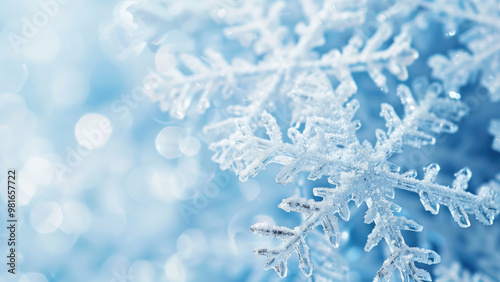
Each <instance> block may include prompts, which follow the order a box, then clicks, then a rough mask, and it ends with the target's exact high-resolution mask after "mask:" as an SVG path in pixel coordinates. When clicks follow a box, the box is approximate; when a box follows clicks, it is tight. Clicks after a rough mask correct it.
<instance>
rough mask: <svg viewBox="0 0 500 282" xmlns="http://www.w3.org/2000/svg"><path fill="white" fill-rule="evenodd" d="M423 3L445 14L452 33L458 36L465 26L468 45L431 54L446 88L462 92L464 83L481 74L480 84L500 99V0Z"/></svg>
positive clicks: (463, 40) (432, 64) (464, 40)
mask: <svg viewBox="0 0 500 282" xmlns="http://www.w3.org/2000/svg"><path fill="white" fill-rule="evenodd" d="M422 3H425V4H423V6H424V7H427V8H429V9H430V10H432V11H433V12H435V15H436V16H439V17H441V18H442V20H443V21H444V22H445V26H446V27H447V29H448V32H447V33H448V35H450V36H454V35H455V34H457V31H458V30H460V29H464V31H462V32H461V33H460V35H459V41H460V43H462V44H463V46H464V47H465V48H463V49H458V50H450V51H449V52H448V56H443V55H441V54H437V55H434V56H433V57H431V58H430V60H429V66H430V67H431V68H432V75H433V76H434V77H435V78H438V79H440V80H442V81H443V84H444V87H445V89H447V90H451V91H455V92H459V91H460V88H461V87H462V86H464V85H466V84H467V82H469V81H471V80H475V79H476V78H477V77H478V75H479V74H480V77H479V80H480V84H481V85H482V86H483V87H485V88H486V89H487V90H488V91H489V94H490V99H491V100H492V101H500V79H499V78H498V74H499V72H500V43H499V42H500V40H499V39H500V24H499V22H498V17H499V16H500V10H499V6H498V3H497V1H494V0H479V1H456V2H450V1H435V2H432V1H430V2H426V1H425V2H424V1H422ZM463 26H468V28H467V27H463ZM461 27H462V28H461Z"/></svg>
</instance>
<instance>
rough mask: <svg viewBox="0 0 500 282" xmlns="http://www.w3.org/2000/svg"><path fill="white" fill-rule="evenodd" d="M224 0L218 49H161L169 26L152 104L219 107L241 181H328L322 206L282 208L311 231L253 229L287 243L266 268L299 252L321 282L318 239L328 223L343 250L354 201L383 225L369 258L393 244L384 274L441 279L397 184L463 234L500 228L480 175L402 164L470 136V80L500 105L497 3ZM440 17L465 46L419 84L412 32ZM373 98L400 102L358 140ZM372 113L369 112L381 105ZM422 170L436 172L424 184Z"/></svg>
mask: <svg viewBox="0 0 500 282" xmlns="http://www.w3.org/2000/svg"><path fill="white" fill-rule="evenodd" d="M216 2H217V3H214V4H213V6H210V4H207V6H208V8H207V11H209V13H208V14H210V16H211V18H212V20H213V21H214V22H216V28H214V29H215V30H217V31H218V33H219V36H220V37H216V39H213V40H214V41H215V40H220V41H218V44H214V46H211V45H210V44H208V45H207V44H200V46H197V47H196V48H191V50H189V51H185V50H183V49H182V48H179V49H178V50H173V48H171V46H169V44H166V43H165V44H164V45H162V43H161V42H162V41H164V40H166V39H165V38H166V37H168V36H163V34H162V33H161V32H160V34H161V35H160V36H157V37H155V39H154V40H152V42H153V44H154V45H159V46H160V47H159V48H158V50H157V53H156V65H157V68H158V69H159V70H160V72H161V73H162V75H161V79H160V80H158V79H156V80H154V83H151V84H150V87H149V88H148V89H147V90H148V96H149V98H150V99H151V101H153V102H157V103H158V104H159V107H160V109H161V110H162V111H164V112H168V115H169V116H170V117H172V118H174V119H179V120H182V119H189V118H191V117H192V116H194V117H196V118H199V117H200V116H202V117H204V115H206V114H207V113H211V111H213V112H215V114H214V115H212V116H210V117H211V118H210V121H209V122H205V123H204V124H203V125H204V126H203V136H204V137H207V136H209V138H206V140H209V141H208V143H209V145H208V148H209V149H210V150H211V151H213V152H214V154H213V156H212V160H213V161H214V162H216V163H218V164H219V166H220V168H221V169H222V170H227V169H229V170H232V171H234V172H235V173H236V174H237V175H238V177H239V179H240V180H241V181H243V182H244V181H247V180H248V179H249V178H251V177H256V176H257V175H258V174H259V173H260V172H261V171H263V170H264V169H266V167H267V166H268V165H270V164H273V163H274V164H277V165H279V166H281V169H280V171H279V172H278V174H277V176H276V178H275V180H276V182H277V183H279V184H283V185H286V184H289V183H294V182H295V181H296V179H297V177H298V176H299V175H307V179H308V180H310V181H318V182H319V181H321V180H324V179H327V181H328V184H329V185H328V186H327V187H324V186H317V187H314V188H313V189H312V194H313V195H314V196H315V197H316V199H310V198H306V197H305V196H304V195H300V196H299V195H294V196H292V197H289V198H286V199H284V200H283V201H282V202H281V203H280V204H279V208H281V209H283V210H284V211H286V212H296V213H300V214H302V216H303V217H302V218H303V221H302V223H300V225H298V226H296V227H294V228H288V227H283V226H275V225H273V224H269V223H266V222H261V223H257V224H254V225H253V226H251V228H250V230H251V231H252V232H253V233H255V234H256V235H259V236H266V237H271V238H278V239H280V240H281V244H280V245H279V246H277V247H262V248H258V249H256V250H255V253H257V254H259V255H263V256H265V257H266V258H267V262H266V265H265V268H266V269H270V268H273V269H274V270H275V271H276V272H277V273H278V274H279V276H281V277H285V276H286V275H287V272H288V266H287V260H288V258H289V257H290V256H291V255H292V254H297V256H298V259H299V268H300V270H301V271H302V272H303V273H304V274H305V275H306V276H310V275H311V274H312V273H313V271H314V270H313V264H314V260H315V259H314V254H315V253H317V252H319V250H318V249H317V248H318V247H317V245H316V244H315V246H311V243H310V242H309V241H308V240H307V236H308V235H309V234H310V233H312V232H316V231H317V230H316V229H318V228H317V227H321V229H322V230H323V234H324V238H325V240H326V242H327V243H328V244H330V245H331V246H332V247H335V248H337V247H339V245H340V233H341V232H340V228H341V227H340V226H339V225H340V222H339V218H340V219H342V220H343V221H348V220H349V219H350V208H349V204H350V202H354V204H355V205H356V206H357V207H358V208H360V207H361V206H362V205H364V206H366V208H367V210H366V214H365V217H364V223H366V224H369V225H373V226H374V227H373V229H372V231H371V233H370V234H369V235H368V238H367V240H366V245H365V247H364V249H365V251H367V252H368V251H370V250H372V249H373V248H374V247H375V246H377V245H379V243H380V242H381V241H382V240H383V241H384V242H386V245H387V247H388V250H389V252H388V255H387V256H386V257H385V261H384V262H383V263H381V265H380V268H379V271H378V272H377V273H376V274H375V278H374V280H375V281H390V279H391V277H392V276H393V275H394V272H395V271H396V270H397V271H399V273H400V276H401V279H402V280H403V281H410V279H412V280H414V281H430V280H431V275H430V274H429V273H428V272H427V271H426V270H424V269H422V268H419V267H418V265H417V264H416V263H423V264H429V265H431V264H437V263H439V262H440V260H441V258H440V255H439V254H438V253H437V252H435V251H434V250H432V249H426V248H420V247H413V246H409V245H408V244H407V243H406V242H405V238H404V236H403V234H404V233H403V231H413V232H420V231H422V229H423V226H422V225H420V224H418V223H417V222H416V221H414V220H413V219H410V218H407V217H406V216H403V215H401V214H400V212H401V210H402V207H401V206H399V205H397V204H396V203H395V202H394V197H395V191H396V190H398V189H399V190H405V191H409V192H412V193H415V194H417V195H418V197H419V199H420V202H421V204H422V205H423V207H424V208H425V210H426V211H429V212H430V213H432V214H437V213H438V212H439V210H440V207H441V206H444V207H446V208H447V209H448V210H449V211H450V214H451V217H452V218H453V220H454V221H455V222H456V223H457V224H458V226H460V227H463V228H466V227H469V226H470V225H471V223H470V220H469V217H470V216H474V217H475V218H476V219H477V220H478V221H480V222H481V223H483V224H485V225H491V224H493V219H494V217H495V216H496V215H497V214H498V212H499V210H500V206H499V199H498V192H499V191H498V189H497V188H496V186H495V185H483V186H481V187H480V189H473V190H474V191H476V194H473V193H471V192H468V191H467V188H468V187H469V181H470V180H471V177H472V171H471V169H469V168H467V167H464V168H462V169H459V170H458V171H457V172H455V173H454V178H453V180H452V181H451V182H450V183H448V184H446V185H445V184H442V183H440V182H438V181H437V177H438V173H439V171H440V166H439V165H438V164H436V163H431V164H429V165H427V166H425V167H413V168H411V169H405V171H402V169H401V168H400V166H401V167H408V164H398V163H397V162H395V161H394V160H393V159H394V156H397V155H398V154H402V153H404V152H405V150H406V149H407V148H413V149H416V150H423V148H425V147H429V146H433V145H436V143H437V141H436V140H438V139H439V138H440V137H441V136H443V135H444V134H454V133H456V132H457V131H458V130H459V123H460V121H461V120H462V119H463V118H466V116H467V114H468V113H469V112H470V111H471V109H469V107H468V106H467V105H466V103H465V102H464V101H462V100H460V99H461V94H460V93H461V92H462V90H463V87H464V86H466V85H469V84H474V83H479V84H480V85H481V86H482V87H484V88H486V89H487V91H488V93H489V99H490V101H491V102H498V101H499V100H500V98H499V97H500V96H499V95H500V94H499V93H500V92H499V89H500V84H498V81H499V80H498V79H497V77H498V75H499V73H500V69H499V68H498V66H499V54H500V53H499V50H500V45H499V44H498V41H499V38H500V37H499V36H498V28H499V25H498V23H497V22H498V21H497V20H496V19H497V17H498V4H496V1H487V0H485V1H459V2H457V3H452V2H450V1H444V0H443V1H441V0H436V1H417V2H410V1H394V2H392V1H385V2H384V3H378V2H376V1H359V2H355V3H354V2H353V3H351V2H347V1H335V0H325V1H315V0H297V1H286V2H285V1H266V0H259V1H247V2H243V1H242V2H238V1H234V2H233V1H229V2H227V3H226V2H225V3H220V2H218V1H216ZM145 3H147V4H145ZM162 3H163V2H162V1H150V2H144V3H141V4H138V5H137V7H136V8H135V15H138V16H140V17H141V18H144V15H145V14H147V12H148V11H151V10H154V7H155V6H162ZM495 4H496V5H495ZM152 7H153V8H152ZM290 7H294V8H295V9H296V10H293V11H295V14H294V13H291V12H290V11H291V10H292V9H291V8H290ZM297 7H299V8H297ZM160 10H161V9H160ZM297 10H298V11H299V12H297ZM152 14H155V13H152ZM152 17H153V18H157V17H158V15H154V16H152ZM431 21H434V22H438V23H439V24H441V25H442V26H443V27H444V29H445V34H446V36H447V37H449V38H452V37H453V38H455V37H454V36H457V41H458V43H457V45H459V46H460V47H461V49H455V48H453V49H452V50H451V51H450V50H447V52H437V51H436V52H434V53H432V52H431V54H427V55H426V56H427V57H426V58H425V59H426V61H425V62H424V64H425V65H426V66H427V67H428V69H426V71H427V72H428V73H425V75H427V76H426V77H424V78H421V77H420V78H419V77H410V71H409V70H410V68H411V67H412V65H413V64H415V63H416V61H417V60H419V59H420V56H421V55H420V50H418V48H419V47H421V48H422V49H424V50H423V51H422V53H425V52H428V50H425V46H424V47H422V44H419V43H418V42H417V43H415V42H414V37H417V34H418V32H419V30H422V29H425V28H428V27H429V26H428V24H429V22H431ZM196 32H197V31H195V30H189V31H186V33H193V34H199V33H196ZM188 35H192V34H188ZM200 40H206V38H203V39H200ZM209 42H210V41H209ZM221 42H222V43H221ZM225 44H228V45H229V44H232V45H231V46H233V48H229V47H227V49H226V46H224V45H225ZM236 44H239V45H237V46H238V47H234V46H236ZM424 45H425V44H424ZM155 48H157V47H156V46H155ZM419 75H422V74H421V73H420V74H419ZM363 76H364V77H366V78H367V79H365V80H363V79H362V78H363ZM360 77H361V78H360ZM429 79H435V80H437V82H436V81H434V82H432V81H431V82H429V81H428V80H429ZM360 81H362V82H360ZM406 81H408V82H406ZM416 82H418V83H416ZM367 85H369V86H367ZM396 85H397V86H396ZM407 85H413V86H414V87H412V88H410V87H409V86H407ZM373 89H376V90H377V91H374V90H373ZM384 93H385V94H384ZM361 95H363V96H370V95H387V96H391V97H394V96H397V98H398V99H399V102H400V104H398V103H390V102H383V103H381V104H380V106H377V108H379V110H378V112H379V117H380V118H382V119H383V120H384V121H385V126H386V129H385V130H383V129H376V130H373V134H374V135H375V136H376V141H375V142H370V141H367V140H362V139H360V138H359V137H358V133H357V132H358V130H359V129H360V127H361V126H362V125H364V124H370V123H371V121H370V120H361V121H360V120H358V119H357V118H358V117H360V116H362V115H359V113H358V111H361V110H360V109H362V107H363V105H362V104H361V102H360V100H361V99H356V98H357V96H361ZM390 99H391V98H388V100H390ZM221 101H222V102H221ZM390 101H392V102H394V100H390ZM370 106H373V105H370ZM370 106H367V107H366V108H363V110H364V111H369V110H373V109H372V108H373V107H370ZM364 117H366V116H364ZM499 128H500V125H499V124H498V120H493V121H492V122H491V125H490V127H489V133H491V134H492V135H494V136H495V137H494V138H495V139H494V143H493V149H495V150H498V151H500V143H499V142H498V138H500V137H499V134H500V130H499ZM285 133H286V134H285ZM420 169H423V171H424V174H423V176H421V177H417V172H416V170H420ZM491 183H496V182H494V181H493V180H492V182H491ZM416 219H418V218H417V217H416ZM457 271H458V270H457Z"/></svg>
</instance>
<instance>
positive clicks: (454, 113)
mask: <svg viewBox="0 0 500 282" xmlns="http://www.w3.org/2000/svg"><path fill="white" fill-rule="evenodd" d="M439 93H440V88H439V86H438V85H437V84H433V85H430V86H429V88H428V90H427V93H426V96H425V97H424V99H423V100H422V101H418V102H417V101H416V100H415V99H414V98H413V96H412V95H411V92H410V91H409V89H408V88H407V87H406V86H404V85H400V86H399V88H398V95H399V97H400V99H401V102H402V103H403V105H404V106H405V116H404V117H403V118H402V119H401V118H400V117H398V116H397V114H396V113H395V111H394V109H393V108H392V106H390V105H388V104H382V111H381V116H383V117H384V118H385V120H386V126H387V127H388V130H387V132H386V131H382V130H377V132H376V135H377V143H376V145H375V146H372V145H371V144H370V143H369V142H366V141H365V142H359V141H358V140H357V139H356V137H355V135H354V132H355V130H356V129H357V128H358V126H357V125H358V123H357V122H353V121H352V116H353V112H354V111H355V110H356V107H355V106H353V105H356V100H353V101H351V102H350V103H348V104H347V105H346V107H344V108H342V109H341V111H340V112H332V113H330V114H328V115H327V116H326V117H308V118H306V120H305V129H304V131H303V132H302V133H301V132H299V131H298V130H297V128H296V127H292V128H290V129H289V130H288V136H289V138H290V139H291V140H292V143H291V144H290V143H286V142H283V138H282V136H281V131H280V129H279V128H278V126H277V124H276V121H275V119H274V118H273V117H272V116H271V115H270V114H268V113H264V114H263V117H262V118H263V122H264V125H265V127H266V131H267V135H268V136H269V138H270V140H267V139H263V138H259V137H256V136H254V135H252V134H251V131H250V130H249V128H248V126H247V125H245V124H240V125H239V134H235V135H233V137H232V144H235V146H236V150H235V153H234V157H235V159H236V160H239V161H242V162H243V163H245V167H244V169H243V170H241V171H239V172H238V173H239V175H240V179H241V180H242V181H245V180H246V179H248V177H250V176H254V175H256V174H257V173H258V172H259V171H260V170H262V169H263V168H265V166H266V165H268V164H269V163H278V164H281V165H283V168H282V169H281V171H280V173H279V174H278V176H277V178H276V181H277V182H278V183H282V184H286V183H289V182H291V181H292V180H293V179H294V178H295V177H296V176H297V174H298V173H300V172H307V173H309V176H308V179H310V180H317V179H319V178H321V177H323V176H326V177H327V178H328V182H329V183H331V184H333V185H334V186H333V187H318V188H314V189H313V193H314V195H315V196H317V197H321V198H323V200H321V201H314V200H307V199H305V198H299V197H297V196H293V197H291V198H288V199H285V200H283V202H282V203H281V204H280V205H279V207H280V208H281V209H283V210H285V211H287V212H290V211H294V212H300V213H303V214H305V215H306V219H305V220H304V222H303V223H302V224H301V225H300V226H298V227H296V228H294V229H289V228H286V227H276V226H270V225H268V224H265V223H259V224H256V225H254V226H252V228H251V230H252V231H253V232H254V233H255V234H257V235H261V236H270V237H276V238H280V239H281V240H282V244H281V245H280V246H279V247H276V248H261V249H257V250H256V253H258V254H261V255H265V256H267V257H268V261H267V264H266V268H274V269H275V270H276V272H277V273H278V274H279V275H280V276H282V277H284V276H286V272H287V267H286V261H287V259H288V257H289V256H290V255H291V254H292V253H294V252H296V253H297V254H298V256H299V261H300V267H301V270H302V271H303V272H304V274H306V275H310V274H311V271H312V265H311V263H310V259H309V254H308V247H307V245H306V244H305V240H304V238H305V236H307V234H308V233H309V232H311V231H312V230H313V229H314V228H315V227H316V226H318V225H322V226H323V230H324V233H325V238H326V239H327V241H328V242H329V243H330V244H332V246H334V247H337V246H338V239H339V237H338V236H339V227H338V217H340V218H342V219H343V220H345V221H347V220H349V208H348V203H349V202H350V201H354V202H355V203H356V205H357V206H358V207H359V206H360V205H361V204H363V203H366V205H367V207H368V210H367V212H366V216H365V223H366V224H370V223H372V222H374V223H375V227H374V229H373V231H372V233H371V234H370V235H369V236H368V241H367V243H366V246H365V250H366V251H369V250H371V249H372V248H373V247H375V246H376V245H378V243H379V242H380V241H381V240H382V239H384V240H385V241H386V243H387V244H388V246H389V248H390V251H391V255H390V257H389V258H387V260H386V261H385V262H384V264H383V265H382V268H381V269H380V270H379V272H378V273H377V275H376V277H375V280H379V279H385V280H388V279H390V277H391V276H392V274H393V272H394V270H395V269H396V268H397V269H399V271H400V273H401V276H402V278H403V280H405V281H407V280H408V279H409V277H411V278H413V279H414V280H416V281H421V280H430V275H429V274H428V273H427V272H426V271H424V270H421V269H418V268H417V267H416V266H415V262H421V263H426V264H434V263H438V262H439V261H440V258H439V255H438V254H437V253H435V252H434V251H431V250H425V249H420V248H414V247H409V246H408V245H406V243H405V241H404V238H403V236H402V234H401V231H402V230H410V231H416V232H418V231H421V230H422V226H420V225H419V224H417V223H416V222H415V221H413V220H410V219H407V218H405V217H403V216H398V215H396V213H398V212H399V211H400V210H401V208H400V207H399V206H397V205H396V204H394V203H393V202H391V199H393V198H394V190H395V189H396V188H397V189H403V190H407V191H411V192H414V193H417V194H418V195H419V196H420V201H421V202H422V204H423V206H424V208H425V209H426V210H428V211H430V212H431V213H434V214H436V213H438V211H439V207H440V205H444V206H446V207H447V208H448V209H449V210H450V212H451V214H452V216H453V218H454V220H455V221H456V222H457V223H458V224H459V225H460V226H461V227H468V226H469V225H470V222H469V218H468V214H474V215H475V216H476V218H477V219H478V220H479V221H481V222H483V223H484V224H492V222H493V217H494V215H495V214H496V213H497V208H498V207H497V206H496V204H495V202H494V199H493V196H492V193H493V192H492V191H490V190H489V189H487V188H485V189H483V190H482V191H480V193H479V195H478V196H476V195H473V194H471V193H468V192H466V191H465V190H466V188H467V185H468V184H467V183H468V181H469V179H470V177H471V172H470V170H469V169H468V168H464V169H462V170H460V171H458V172H457V173H456V174H455V180H454V181H453V183H452V185H451V187H448V186H444V185H440V184H438V183H435V181H434V180H435V178H436V176H437V174H438V172H439V169H440V168H439V165H437V164H430V165H428V166H427V167H425V168H424V171H425V174H424V177H423V179H417V178H416V172H415V171H407V172H404V173H401V172H399V168H398V166H397V165H396V164H394V163H392V162H390V161H389V160H388V158H389V157H390V156H392V155H393V154H394V153H398V152H401V150H402V147H403V145H410V146H413V147H420V146H423V145H428V144H433V143H434V140H435V139H434V137H433V134H437V133H441V132H447V133H452V132H454V131H456V130H457V128H456V126H455V124H454V123H453V122H452V121H451V120H457V119H460V118H461V117H462V116H463V115H464V114H465V113H466V109H465V107H464V105H463V104H461V102H459V101H455V100H451V99H449V98H439V96H438V95H439ZM450 119H451V120H450Z"/></svg>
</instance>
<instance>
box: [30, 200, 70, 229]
mask: <svg viewBox="0 0 500 282" xmlns="http://www.w3.org/2000/svg"><path fill="white" fill-rule="evenodd" d="M62 220H63V213H62V211H61V208H60V207H59V205H58V204H56V203H54V202H43V203H40V204H38V205H36V206H35V207H34V208H33V209H32V210H31V213H30V221H31V226H33V228H34V229H35V230H36V231H37V232H38V233H42V234H45V233H52V232H54V231H56V230H57V228H59V226H60V225H61V222H62Z"/></svg>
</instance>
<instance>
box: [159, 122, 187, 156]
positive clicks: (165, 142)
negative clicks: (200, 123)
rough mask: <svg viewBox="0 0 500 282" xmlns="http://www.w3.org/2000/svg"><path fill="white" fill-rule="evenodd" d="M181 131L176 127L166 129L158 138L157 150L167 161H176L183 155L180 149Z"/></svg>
mask: <svg viewBox="0 0 500 282" xmlns="http://www.w3.org/2000/svg"><path fill="white" fill-rule="evenodd" d="M181 135H182V132H181V129H180V128H179V127H176V126H168V127H165V128H164V129H162V130H161V131H160V133H158V136H157V137H156V150H158V153H160V155H162V156H163V157H165V158H167V159H175V158H178V157H180V156H181V155H182V152H181V150H180V147H179V140H180V139H181Z"/></svg>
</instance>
